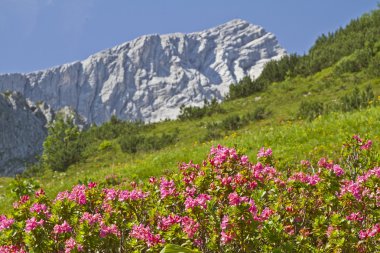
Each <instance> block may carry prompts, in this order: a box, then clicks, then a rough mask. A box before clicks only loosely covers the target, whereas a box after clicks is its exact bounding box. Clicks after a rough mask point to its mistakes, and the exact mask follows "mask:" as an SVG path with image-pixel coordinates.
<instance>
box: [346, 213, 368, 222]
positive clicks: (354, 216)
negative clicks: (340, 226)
mask: <svg viewBox="0 0 380 253" xmlns="http://www.w3.org/2000/svg"><path fill="white" fill-rule="evenodd" d="M346 219H347V220H351V221H362V220H363V219H364V218H363V217H362V215H361V214H360V212H357V213H351V214H350V215H348V216H346Z"/></svg>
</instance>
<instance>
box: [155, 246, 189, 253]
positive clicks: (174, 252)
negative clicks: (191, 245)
mask: <svg viewBox="0 0 380 253" xmlns="http://www.w3.org/2000/svg"><path fill="white" fill-rule="evenodd" d="M160 253H196V251H193V250H190V249H187V248H184V247H181V246H178V245H174V244H168V245H166V246H165V248H163V249H162V250H161V252H160Z"/></svg>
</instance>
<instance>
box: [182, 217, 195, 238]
mask: <svg viewBox="0 0 380 253" xmlns="http://www.w3.org/2000/svg"><path fill="white" fill-rule="evenodd" d="M181 225H182V229H183V231H184V232H185V233H186V234H187V236H188V237H189V238H190V239H191V238H193V237H194V235H195V233H196V232H197V231H198V229H199V223H198V222H196V221H194V220H193V219H191V218H190V217H188V216H185V217H182V221H181Z"/></svg>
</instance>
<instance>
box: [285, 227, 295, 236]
mask: <svg viewBox="0 0 380 253" xmlns="http://www.w3.org/2000/svg"><path fill="white" fill-rule="evenodd" d="M284 231H285V232H286V233H287V234H288V235H294V227H293V226H292V225H287V226H285V227H284Z"/></svg>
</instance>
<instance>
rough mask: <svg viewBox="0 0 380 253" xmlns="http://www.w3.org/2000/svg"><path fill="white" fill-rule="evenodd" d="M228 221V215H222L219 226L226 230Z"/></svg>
mask: <svg viewBox="0 0 380 253" xmlns="http://www.w3.org/2000/svg"><path fill="white" fill-rule="evenodd" d="M228 222H229V217H228V215H224V216H223V219H222V222H221V223H220V228H221V229H222V230H226V229H227V228H228Z"/></svg>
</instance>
